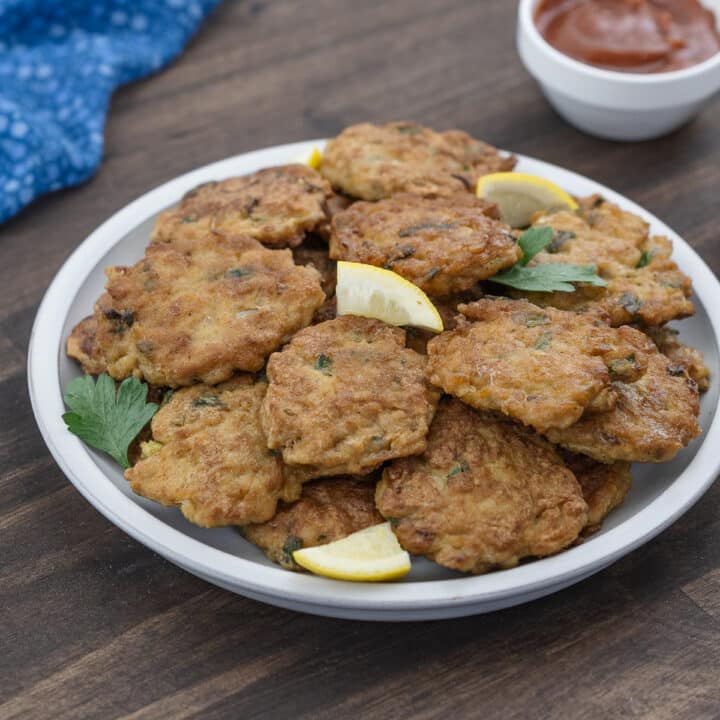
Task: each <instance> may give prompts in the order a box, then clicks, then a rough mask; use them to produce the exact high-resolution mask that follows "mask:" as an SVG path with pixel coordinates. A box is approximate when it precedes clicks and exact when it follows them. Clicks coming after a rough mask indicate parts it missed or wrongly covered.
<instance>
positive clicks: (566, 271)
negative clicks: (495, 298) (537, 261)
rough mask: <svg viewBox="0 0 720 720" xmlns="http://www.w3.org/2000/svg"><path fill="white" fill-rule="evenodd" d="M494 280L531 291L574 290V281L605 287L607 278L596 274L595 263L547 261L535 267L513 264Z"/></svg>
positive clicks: (517, 288)
mask: <svg viewBox="0 0 720 720" xmlns="http://www.w3.org/2000/svg"><path fill="white" fill-rule="evenodd" d="M490 279H491V280H492V281H493V282H496V283H500V284H501V285H507V286H508V287H512V288H515V289H516V290H528V291H530V292H574V291H575V286H574V285H573V284H572V283H576V282H578V283H586V284H587V285H596V286H598V287H604V286H605V285H607V283H606V282H605V280H603V279H602V278H601V277H598V276H597V275H596V274H595V266H594V265H561V264H559V263H558V264H555V263H547V264H543V265H535V266H534V267H522V266H521V265H513V266H512V267H511V268H510V269H509V270H503V272H501V273H498V274H497V275H494V276H493V277H492V278H490Z"/></svg>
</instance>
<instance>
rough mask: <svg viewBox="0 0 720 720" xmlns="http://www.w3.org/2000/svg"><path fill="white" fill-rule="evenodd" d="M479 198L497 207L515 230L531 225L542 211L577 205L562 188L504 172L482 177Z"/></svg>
mask: <svg viewBox="0 0 720 720" xmlns="http://www.w3.org/2000/svg"><path fill="white" fill-rule="evenodd" d="M477 196H478V197H479V198H482V199H483V200H489V201H490V202H494V203H496V204H497V206H498V209H499V210H500V217H501V218H502V219H503V221H504V222H506V223H507V224H508V225H510V226H511V227H514V228H524V227H527V226H528V225H530V221H531V218H532V216H533V215H534V214H535V213H536V212H538V211H541V210H553V209H570V210H575V209H576V208H577V206H578V204H577V203H576V202H575V201H574V200H573V199H572V197H570V195H568V194H567V193H566V192H565V191H564V190H563V189H562V188H561V187H558V186H557V185H556V184H555V183H553V182H550V181H549V180H545V178H541V177H537V176H536V175H527V174H525V173H514V172H503V173H493V174H492V175H483V177H481V178H480V179H479V180H478V184H477Z"/></svg>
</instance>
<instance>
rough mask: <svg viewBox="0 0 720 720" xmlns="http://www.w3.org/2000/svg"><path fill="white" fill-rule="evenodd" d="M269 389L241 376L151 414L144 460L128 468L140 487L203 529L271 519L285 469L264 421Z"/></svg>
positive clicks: (198, 388) (190, 391) (181, 394)
mask: <svg viewBox="0 0 720 720" xmlns="http://www.w3.org/2000/svg"><path fill="white" fill-rule="evenodd" d="M266 389H267V385H266V383H264V382H255V381H254V379H253V378H252V377H251V376H248V375H241V376H238V377H235V378H233V379H232V380H229V381H228V382H226V383H223V384H222V385H218V386H215V387H211V386H209V385H195V386H193V387H191V388H184V389H182V390H178V391H176V392H175V393H173V395H172V397H171V398H170V400H169V401H168V402H167V403H166V404H165V405H163V406H162V407H161V408H160V410H158V412H157V414H156V415H155V417H154V418H153V420H152V438H153V441H152V442H151V443H149V444H146V445H144V446H143V449H144V450H145V458H144V459H141V460H140V461H139V462H138V463H137V464H136V465H135V466H134V467H132V468H130V469H129V470H126V471H125V477H126V479H127V480H128V481H129V482H130V486H131V487H132V489H133V491H134V492H136V493H137V494H138V495H143V496H144V497H147V498H149V499H150V500H154V501H156V502H159V503H161V504H163V505H177V506H179V508H180V510H182V513H183V515H185V517H186V518H187V519H188V520H190V521H191V522H193V523H195V524H196V525H201V526H203V527H218V526H221V525H244V524H247V523H252V522H257V523H260V522H265V521H266V520H269V519H270V518H271V517H272V516H273V515H274V514H275V507H276V505H277V501H278V498H279V497H280V496H281V495H282V494H283V475H282V462H281V460H280V458H279V457H277V455H276V454H274V453H272V452H271V451H269V450H268V448H267V445H266V443H265V436H264V434H263V431H262V428H261V427H260V405H261V403H262V399H263V397H264V395H265V391H266Z"/></svg>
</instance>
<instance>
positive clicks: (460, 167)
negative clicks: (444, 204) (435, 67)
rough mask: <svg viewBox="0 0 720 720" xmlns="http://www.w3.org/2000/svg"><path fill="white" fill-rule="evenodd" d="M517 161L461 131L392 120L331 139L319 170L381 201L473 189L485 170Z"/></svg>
mask: <svg viewBox="0 0 720 720" xmlns="http://www.w3.org/2000/svg"><path fill="white" fill-rule="evenodd" d="M514 166H515V158H513V157H502V156H501V155H500V154H499V153H498V151H497V150H496V149H495V148H494V147H492V146H491V145H488V144H487V143H484V142H481V141H479V140H475V139H473V138H472V137H470V135H468V134H467V133H464V132H462V131H460V130H448V131H446V132H441V133H438V132H435V131H433V130H430V129H429V128H425V127H423V126H422V125H418V124H416V123H410V122H392V123H387V124H385V125H371V124H369V123H363V124H361V125H353V126H351V127H348V128H345V130H343V131H342V132H341V133H340V135H338V136H337V137H336V138H334V139H332V140H330V141H329V142H328V144H327V146H326V148H325V152H324V153H323V160H322V164H321V165H320V172H321V173H322V174H323V175H324V176H325V177H326V178H327V179H328V180H329V181H330V182H331V183H332V185H333V187H334V188H336V189H339V190H341V191H342V192H343V193H345V194H346V195H350V196H351V197H355V198H359V199H362V200H381V199H382V198H386V197H390V196H391V195H394V194H395V193H400V192H414V193H419V194H426V193H447V192H458V191H463V190H464V191H470V192H472V191H474V189H475V184H476V183H477V179H478V178H479V177H480V176H481V175H487V174H488V173H493V172H500V171H506V170H512V169H513V167H514Z"/></svg>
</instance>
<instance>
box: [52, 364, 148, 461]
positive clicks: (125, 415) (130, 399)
mask: <svg viewBox="0 0 720 720" xmlns="http://www.w3.org/2000/svg"><path fill="white" fill-rule="evenodd" d="M147 394H148V386H147V385H145V383H141V382H140V381H139V380H138V379H137V378H134V377H130V378H127V379H125V380H123V381H122V383H120V387H119V388H118V389H117V391H116V390H115V381H114V380H113V379H112V378H111V377H110V376H109V375H100V376H99V377H98V379H97V382H95V381H94V380H93V379H92V377H90V376H89V375H85V376H83V377H79V378H75V379H74V380H72V381H71V382H70V383H69V385H68V386H67V390H66V391H65V396H64V398H65V404H66V405H67V406H68V407H69V408H70V412H66V413H65V414H64V415H63V416H62V417H63V420H64V421H65V423H66V424H67V427H68V430H69V431H70V432H71V433H74V434H75V435H77V436H78V437H79V438H80V439H81V440H83V441H84V442H86V443H87V444H88V445H91V446H92V447H94V448H97V449H98V450H103V451H104V452H106V453H107V454H108V455H110V457H112V458H113V459H114V460H116V461H117V462H118V463H119V464H120V465H121V466H122V467H123V468H124V469H126V468H129V467H130V462H129V461H128V456H127V453H128V448H129V447H130V443H131V442H132V441H133V440H134V439H135V438H136V437H137V435H138V433H139V432H140V431H141V430H142V429H143V428H144V427H145V425H146V424H147V423H148V422H149V420H150V419H151V418H152V416H153V415H154V414H155V413H156V412H157V409H158V405H156V404H155V403H149V402H147Z"/></svg>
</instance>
